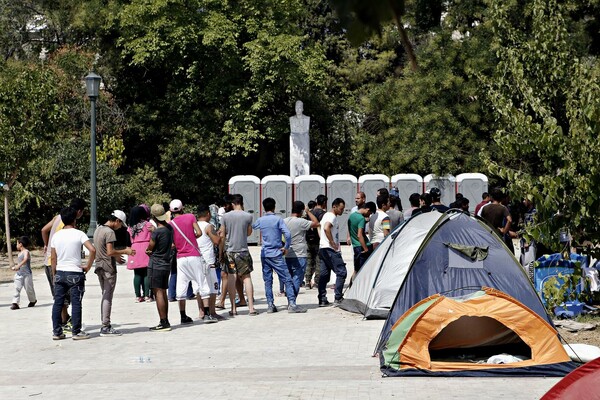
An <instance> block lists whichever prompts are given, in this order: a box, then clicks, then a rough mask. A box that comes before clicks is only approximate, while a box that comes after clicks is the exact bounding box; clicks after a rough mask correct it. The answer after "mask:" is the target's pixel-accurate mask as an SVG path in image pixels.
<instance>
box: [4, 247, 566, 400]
mask: <svg viewBox="0 0 600 400" xmlns="http://www.w3.org/2000/svg"><path fill="white" fill-rule="evenodd" d="M251 250H252V256H253V258H254V260H255V272H254V273H253V281H254V285H255V290H256V295H255V297H256V300H257V304H258V306H257V309H258V311H260V312H261V313H260V315H258V316H257V317H250V316H248V315H247V313H248V311H247V309H246V308H241V309H240V310H239V311H240V315H239V316H237V317H235V318H231V319H229V320H227V321H222V322H219V323H217V324H211V325H203V324H202V323H201V322H199V321H196V322H195V323H194V324H193V325H191V326H185V327H181V326H179V325H178V322H179V312H178V309H177V305H176V303H170V308H169V319H170V321H171V323H173V324H174V329H173V330H172V331H171V332H149V331H148V327H150V326H153V325H156V324H157V323H158V316H157V312H156V306H155V304H154V303H135V302H134V294H133V287H132V286H133V284H132V280H133V273H132V272H131V271H128V270H127V269H125V268H121V269H120V271H119V278H118V283H117V290H116V293H115V300H114V303H113V312H112V320H113V325H114V326H115V327H116V328H117V329H119V330H121V331H122V332H123V336H120V337H114V338H112V337H100V336H99V328H100V325H101V324H100V289H99V285H98V280H97V278H96V276H95V275H94V274H93V273H90V274H89V275H88V281H87V282H86V294H85V297H84V300H83V321H84V325H85V330H86V331H87V332H88V333H90V334H91V335H92V338H91V339H90V340H85V341H73V340H71V339H66V340H61V341H53V340H52V327H51V326H52V324H51V321H50V317H51V308H52V298H51V296H50V290H49V287H48V283H47V281H46V277H45V275H44V274H43V273H41V272H40V270H36V275H35V279H34V283H35V289H36V292H37V295H38V304H37V305H36V306H35V307H33V308H27V307H26V305H27V296H26V295H25V293H24V292H22V300H21V305H22V306H25V308H23V309H20V310H15V311H13V310H10V308H9V307H10V303H11V300H12V294H13V285H12V283H2V284H0V316H1V321H2V322H1V325H0V336H1V337H2V350H1V351H0V365H1V366H2V368H0V399H6V400H9V399H10V400H12V399H31V398H35V399H69V398H85V399H87V400H90V399H124V400H130V399H136V398H139V399H160V398H171V396H176V397H177V398H180V399H188V398H189V399H196V398H205V399H234V398H243V399H282V398H289V399H357V400H358V399H361V400H362V399H392V398H397V399H461V400H467V399H481V398H486V399H538V398H540V397H541V396H542V395H543V394H544V393H545V392H546V391H547V390H548V389H549V388H550V387H552V386H553V385H554V384H555V383H556V382H557V381H558V379H555V378H510V379H507V378H493V379H489V378H488V379H480V378H382V377H381V374H380V372H379V360H378V359H377V358H373V357H371V354H372V351H373V348H374V346H375V343H376V341H377V338H378V336H379V333H380V330H381V327H382V325H383V321H363V320H362V319H361V317H360V316H358V315H354V314H350V313H347V312H345V311H343V310H340V309H337V308H318V307H316V303H317V297H316V296H317V292H316V290H306V291H305V290H303V291H302V293H301V294H300V296H299V298H298V304H300V305H302V306H304V307H307V308H308V309H309V310H308V312H307V313H306V314H296V315H295V314H288V313H287V312H279V313H277V314H269V315H267V314H266V312H265V311H266V301H265V297H264V285H263V282H262V275H261V272H260V271H261V267H260V257H259V252H260V248H258V247H253V248H251ZM344 258H345V259H346V261H347V263H348V266H349V269H351V267H350V266H351V265H352V263H351V253H350V249H348V248H347V247H346V248H344ZM275 288H276V289H275V291H277V288H278V286H277V283H275ZM329 292H331V291H329ZM23 296H24V297H23ZM329 300H330V301H332V300H333V294H332V293H330V295H329ZM276 304H277V305H278V306H282V307H281V308H282V309H283V308H284V306H285V304H286V300H285V298H281V297H277V298H276ZM187 309H188V314H189V315H190V316H193V317H197V315H198V314H197V310H198V308H197V306H196V302H195V301H190V302H188V304H187ZM221 314H222V315H227V312H221ZM195 319H197V318H195Z"/></svg>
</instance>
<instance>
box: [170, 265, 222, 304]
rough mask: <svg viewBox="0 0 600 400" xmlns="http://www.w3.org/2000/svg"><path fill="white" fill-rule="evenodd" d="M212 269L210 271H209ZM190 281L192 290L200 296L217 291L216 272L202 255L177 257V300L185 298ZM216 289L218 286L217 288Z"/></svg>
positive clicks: (206, 295)
mask: <svg viewBox="0 0 600 400" xmlns="http://www.w3.org/2000/svg"><path fill="white" fill-rule="evenodd" d="M211 270H212V272H211ZM190 282H192V292H193V293H194V294H199V295H200V296H201V297H208V296H209V295H210V294H211V293H217V290H215V289H214V288H215V287H216V282H217V274H216V272H215V270H214V268H209V266H208V265H207V264H206V263H205V262H204V259H203V258H202V257H197V256H193V257H181V258H178V259H177V285H176V290H175V292H176V296H175V297H176V298H177V300H185V299H186V297H187V290H188V286H189V284H190ZM217 289H218V288H217Z"/></svg>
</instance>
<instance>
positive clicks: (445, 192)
mask: <svg viewBox="0 0 600 400" xmlns="http://www.w3.org/2000/svg"><path fill="white" fill-rule="evenodd" d="M423 183H424V186H425V191H428V190H430V189H431V188H433V187H436V188H438V189H440V191H441V192H442V198H441V199H440V201H441V202H442V204H444V205H446V206H447V205H450V203H453V202H454V200H456V178H454V176H452V175H445V176H436V175H433V174H429V175H427V176H426V177H425V178H423Z"/></svg>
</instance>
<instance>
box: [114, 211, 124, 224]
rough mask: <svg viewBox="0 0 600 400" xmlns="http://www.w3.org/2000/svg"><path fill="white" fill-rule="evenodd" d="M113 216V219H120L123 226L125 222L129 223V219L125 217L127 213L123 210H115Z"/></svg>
mask: <svg viewBox="0 0 600 400" xmlns="http://www.w3.org/2000/svg"><path fill="white" fill-rule="evenodd" d="M111 215H112V216H113V217H117V218H119V219H120V220H121V222H122V223H123V224H125V222H127V217H126V216H125V213H124V212H123V211H121V210H115V211H113V212H112V214H111Z"/></svg>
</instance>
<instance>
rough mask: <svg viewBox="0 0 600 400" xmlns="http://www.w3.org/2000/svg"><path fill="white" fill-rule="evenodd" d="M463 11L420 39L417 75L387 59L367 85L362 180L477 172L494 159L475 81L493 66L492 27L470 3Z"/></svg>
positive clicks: (356, 144)
mask: <svg viewBox="0 0 600 400" xmlns="http://www.w3.org/2000/svg"><path fill="white" fill-rule="evenodd" d="M461 6H462V7H458V6H456V5H455V4H454V3H451V4H449V5H448V7H447V14H446V17H445V19H444V21H443V22H442V23H441V24H440V25H439V26H436V27H435V28H431V30H430V31H427V32H423V33H421V34H420V35H419V36H418V37H417V41H418V43H419V47H418V48H417V53H416V54H417V56H418V58H419V60H420V65H421V68H420V69H419V70H418V71H411V70H410V68H409V67H406V66H398V67H397V66H396V65H394V64H393V59H391V60H389V61H388V62H389V65H388V66H387V68H386V69H385V70H384V73H382V76H383V77H384V79H382V82H376V83H371V84H368V85H367V87H368V90H365V92H364V94H363V95H362V96H361V102H360V105H361V106H362V107H361V108H360V111H359V114H362V115H363V117H362V118H361V119H360V120H359V121H358V124H357V125H356V126H355V130H354V137H353V150H354V151H353V153H354V154H355V157H354V159H353V160H352V162H353V164H354V165H355V167H356V168H357V170H358V171H359V172H360V173H370V172H372V171H382V172H385V173H388V174H390V175H393V174H396V173H398V172H416V173H419V174H422V175H426V174H429V173H435V174H436V175H444V174H446V173H451V174H456V173H458V172H465V171H480V170H481V169H482V168H483V157H482V156H483V155H484V154H487V153H490V152H491V153H493V152H494V147H493V145H494V144H493V142H491V140H490V137H491V133H492V132H493V128H494V124H495V121H494V116H493V115H492V114H491V112H489V111H488V108H487V107H486V104H485V102H484V99H485V96H484V91H485V86H484V85H483V84H482V83H481V81H480V79H479V76H489V75H490V74H491V73H492V72H493V71H494V66H495V63H496V56H495V54H494V52H493V50H492V49H491V48H490V42H491V37H492V32H491V29H490V22H489V21H488V18H487V15H486V14H485V13H483V12H481V10H480V9H478V8H477V7H476V6H475V5H474V4H470V7H466V5H465V3H461ZM475 21H477V23H474V22H475ZM387 32H388V31H386V30H384V31H383V34H382V41H383V40H385V39H386V36H387V35H390V34H389V33H387ZM392 32H393V30H392ZM390 41H393V39H390ZM379 54H382V52H381V51H380V52H379ZM472 200H475V199H472Z"/></svg>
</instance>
